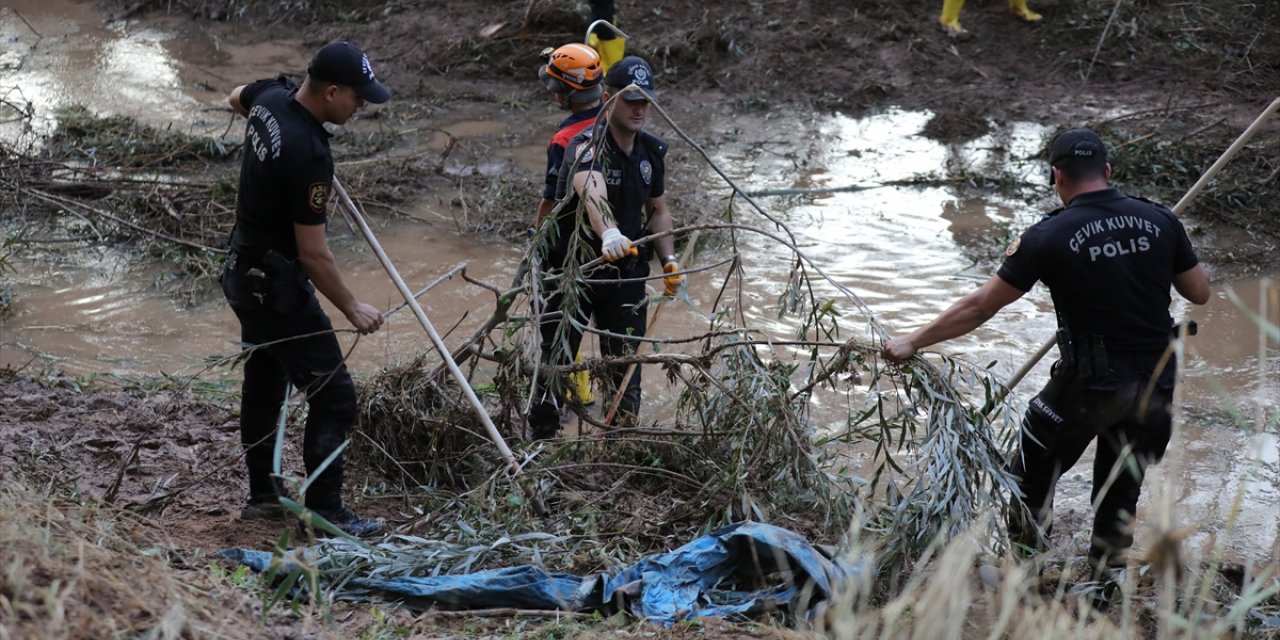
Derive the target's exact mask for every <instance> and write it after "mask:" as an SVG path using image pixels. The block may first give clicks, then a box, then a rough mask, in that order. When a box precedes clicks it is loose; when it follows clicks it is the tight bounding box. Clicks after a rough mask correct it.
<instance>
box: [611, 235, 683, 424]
mask: <svg viewBox="0 0 1280 640" xmlns="http://www.w3.org/2000/svg"><path fill="white" fill-rule="evenodd" d="M701 233H702V230H701V229H699V230H697V231H694V232H693V235H692V236H691V237H690V238H689V244H686V245H685V247H684V255H682V256H680V268H681V269H683V268H684V263H685V260H684V259H685V258H690V259H692V257H693V253H694V250H695V249H696V248H697V245H698V235H699V234H701ZM681 284H683V285H684V286H686V287H687V286H689V285H688V279H687V277H686V280H685V281H684V282H682V283H681ZM666 306H667V301H666V300H663V301H662V302H660V303H658V308H657V309H654V310H653V317H652V318H649V326H648V327H645V330H644V334H645V335H646V336H647V335H649V334H650V333H652V332H653V326H654V325H655V324H657V323H658V316H660V315H662V310H663V309H664V308H666ZM636 351H637V352H638V351H639V348H638V347H637V349H636ZM638 366H640V364H639V363H638V362H632V363H631V364H630V365H628V366H627V372H626V373H624V374H622V384H621V385H619V386H618V388H617V390H616V391H614V393H613V401H611V402H610V403H609V410H608V411H606V412H605V414H604V423H605V424H612V423H613V417H614V415H615V414H617V413H618V405H619V404H621V403H622V396H624V395H626V393H627V385H628V384H630V383H631V376H633V375H635V373H636V367H638Z"/></svg>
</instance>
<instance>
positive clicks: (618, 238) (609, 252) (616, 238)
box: [600, 228, 631, 262]
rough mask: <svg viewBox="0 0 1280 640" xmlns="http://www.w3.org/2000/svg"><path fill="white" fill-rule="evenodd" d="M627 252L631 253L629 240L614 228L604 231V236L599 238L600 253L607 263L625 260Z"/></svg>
mask: <svg viewBox="0 0 1280 640" xmlns="http://www.w3.org/2000/svg"><path fill="white" fill-rule="evenodd" d="M629 251H631V240H630V239H628V238H627V237H626V236H624V235H622V232H621V231H618V230H617V229H616V228H611V229H606V230H605V232H604V235H603V236H601V237H600V253H602V254H604V259H605V260H607V261H609V262H616V261H618V260H621V259H623V258H625V257H626V256H627V253H628V252H629Z"/></svg>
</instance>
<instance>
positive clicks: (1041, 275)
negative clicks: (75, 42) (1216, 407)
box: [883, 129, 1209, 605]
mask: <svg viewBox="0 0 1280 640" xmlns="http://www.w3.org/2000/svg"><path fill="white" fill-rule="evenodd" d="M1049 162H1050V168H1049V171H1050V180H1049V181H1050V184H1052V185H1053V187H1054V189H1055V190H1056V191H1057V194H1058V196H1059V197H1060V198H1061V199H1062V202H1063V203H1064V204H1065V205H1066V206H1065V207H1063V208H1061V209H1058V210H1056V211H1053V212H1051V213H1049V214H1048V215H1047V216H1045V217H1044V219H1042V220H1040V222H1037V223H1036V224H1034V225H1032V226H1031V227H1030V228H1029V229H1027V230H1026V231H1025V232H1023V234H1022V236H1021V237H1020V238H1018V239H1015V240H1014V241H1013V242H1012V243H1011V244H1010V245H1009V247H1008V248H1007V249H1006V250H1005V259H1004V263H1003V264H1002V265H1001V266H1000V269H999V271H997V272H996V275H994V276H992V277H991V278H990V279H989V280H987V282H986V283H985V284H984V285H982V287H980V288H979V289H978V290H977V291H974V292H973V293H970V294H968V295H966V296H964V297H963V298H961V299H960V300H958V301H957V302H956V303H955V304H953V305H952V306H951V307H950V308H949V309H947V310H946V311H944V312H943V313H942V315H940V316H938V317H937V318H936V319H934V320H933V321H932V322H930V323H929V324H927V325H925V326H924V327H922V328H920V329H917V330H915V331H914V332H912V333H911V334H909V335H907V336H905V337H898V338H894V339H892V340H890V341H889V342H888V343H887V344H886V345H885V347H884V351H883V357H884V358H885V359H886V360H888V361H890V362H894V363H901V362H904V361H906V360H907V359H908V358H910V357H911V356H913V355H914V354H915V353H916V351H917V350H918V349H922V348H924V347H927V346H929V345H932V344H935V343H938V342H941V341H943V340H949V339H951V338H955V337H957V336H960V335H963V334H965V333H968V332H969V331H972V330H973V329H975V328H977V327H978V326H980V325H981V324H982V323H984V322H986V321H987V320H988V319H989V318H991V317H992V316H994V315H995V314H996V312H997V311H999V310H1000V309H1002V308H1003V307H1005V306H1006V305H1008V304H1009V303H1011V302H1013V301H1014V300H1017V299H1018V298H1020V297H1022V295H1023V294H1024V293H1026V292H1027V291H1029V290H1030V289H1031V287H1032V286H1034V285H1035V283H1036V282H1037V281H1042V282H1044V283H1045V285H1046V286H1048V287H1049V293H1050V294H1051V295H1052V297H1053V305H1054V309H1055V311H1056V312H1057V316H1058V349H1059V353H1060V359H1059V360H1058V362H1057V363H1055V364H1054V366H1053V369H1052V373H1051V374H1050V379H1049V383H1048V384H1046V385H1045V387H1044V389H1042V390H1041V391H1040V393H1039V394H1038V395H1037V396H1036V397H1035V398H1033V399H1032V400H1031V402H1030V405H1029V407H1028V408H1027V411H1026V413H1025V414H1024V416H1023V420H1022V436H1021V442H1020V447H1019V449H1020V451H1019V455H1018V456H1017V457H1016V458H1015V459H1014V460H1013V462H1012V464H1011V469H1010V471H1011V473H1012V474H1013V475H1014V476H1015V478H1016V479H1017V483H1018V488H1019V490H1020V491H1021V494H1022V495H1021V498H1022V500H1021V502H1022V505H1023V506H1024V507H1025V512H1023V511H1022V510H1021V509H1013V510H1011V513H1012V514H1014V515H1012V516H1011V518H1010V523H1009V529H1010V535H1011V537H1012V538H1013V540H1014V541H1015V542H1017V543H1021V544H1024V545H1026V546H1028V547H1030V548H1031V549H1032V550H1036V551H1042V550H1044V549H1045V544H1046V540H1045V536H1047V532H1048V530H1049V528H1050V526H1051V524H1052V517H1053V494H1054V489H1055V487H1056V485H1057V481H1058V478H1059V477H1060V476H1061V475H1062V474H1063V473H1065V472H1066V470H1067V469H1070V468H1071V466H1072V465H1074V464H1075V463H1076V461H1077V460H1079V458H1080V456H1081V454H1082V453H1084V450H1085V448H1086V447H1087V446H1088V445H1089V443H1090V442H1091V441H1092V440H1093V439H1094V437H1097V439H1098V447H1097V455H1096V458H1095V460H1094V466H1093V496H1092V499H1093V504H1095V505H1097V513H1096V514H1095V516H1094V524H1093V536H1092V539H1091V544H1090V546H1089V560H1090V563H1091V564H1092V566H1093V567H1094V570H1095V572H1096V573H1095V575H1097V576H1098V577H1099V578H1100V579H1101V580H1102V581H1103V584H1104V586H1105V587H1106V589H1104V590H1103V593H1104V594H1106V596H1107V597H1109V590H1111V589H1113V588H1114V585H1115V578H1116V576H1115V575H1114V571H1113V570H1115V569H1119V568H1123V567H1124V564H1125V552H1126V550H1127V549H1128V548H1129V546H1130V545H1132V544H1133V518H1134V514H1135V513H1136V508H1137V503H1138V494H1139V492H1140V491H1141V488H1142V478H1143V475H1144V473H1145V470H1146V467H1147V466H1148V465H1150V464H1153V463H1155V462H1158V461H1159V460H1160V458H1161V456H1163V454H1164V451H1165V447H1166V446H1167V445H1168V443H1169V435H1170V427H1171V417H1170V407H1171V403H1172V393H1173V383H1174V375H1175V363H1174V362H1173V361H1172V360H1170V361H1169V362H1168V364H1167V365H1165V366H1164V367H1163V368H1161V367H1158V364H1159V361H1160V359H1161V356H1162V355H1163V354H1164V352H1165V350H1166V349H1167V348H1168V347H1169V341H1170V338H1171V335H1172V332H1173V321H1172V319H1171V318H1170V317H1169V303H1170V295H1169V288H1170V286H1171V285H1172V287H1173V288H1174V289H1175V290H1177V292H1178V293H1179V294H1180V295H1181V296H1182V297H1184V298H1186V299H1187V300H1189V301H1191V302H1192V303H1194V304H1204V303H1205V302H1207V301H1208V300H1209V276H1208V274H1207V273H1206V272H1205V269H1204V266H1203V265H1201V264H1200V263H1199V261H1198V259H1197V258H1196V254H1195V251H1194V250H1192V248H1191V241H1190V240H1189V239H1188V238H1187V234H1186V231H1185V230H1184V229H1183V227H1182V223H1181V222H1179V221H1178V219H1177V218H1176V217H1174V215H1173V212H1172V211H1170V210H1169V209H1167V208H1165V207H1163V206H1160V205H1158V204H1155V203H1153V202H1150V201H1148V200H1143V199H1141V198H1131V197H1128V196H1125V195H1124V194H1122V193H1120V192H1119V191H1117V190H1116V189H1113V188H1110V187H1109V186H1108V185H1109V180H1110V178H1111V165H1110V164H1108V163H1107V152H1106V149H1105V147H1104V146H1103V144H1102V140H1101V139H1099V138H1098V136H1097V134H1095V133H1094V132H1092V131H1090V130H1088V129H1069V130H1067V131H1064V132H1062V133H1059V134H1058V135H1057V136H1055V137H1054V139H1053V142H1052V143H1051V144H1050V146H1049ZM1148 389H1150V395H1148V393H1147V390H1148ZM1095 603H1096V604H1100V605H1101V604H1105V600H1095Z"/></svg>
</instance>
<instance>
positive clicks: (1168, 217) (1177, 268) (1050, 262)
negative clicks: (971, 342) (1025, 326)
mask: <svg viewBox="0 0 1280 640" xmlns="http://www.w3.org/2000/svg"><path fill="white" fill-rule="evenodd" d="M1198 262H1199V260H1198V259H1197V258H1196V254H1195V251H1194V250H1193V249H1192V248H1191V240H1190V239H1189V238H1188V237H1187V232H1186V230H1185V229H1184V228H1183V226H1182V223H1181V222H1180V221H1179V220H1178V219H1177V217H1176V216H1174V214H1173V212H1172V211H1170V210H1169V209H1167V208H1165V207H1163V206H1161V205H1158V204H1156V203H1154V202H1151V201H1149V200H1144V199H1142V198H1131V197H1129V196H1126V195H1124V194H1122V193H1120V192H1119V191H1118V190H1116V189H1102V190H1098V191H1091V192H1088V193H1082V194H1080V195H1077V196H1076V197H1075V198H1072V200H1071V202H1070V203H1068V204H1067V206H1066V207H1064V208H1062V209H1058V210H1056V211H1053V212H1052V213H1049V214H1048V215H1047V216H1045V217H1044V219H1042V220H1040V221H1039V222H1037V223H1036V224H1034V225H1032V226H1031V228H1029V229H1027V230H1026V231H1025V232H1023V234H1022V237H1021V238H1019V239H1017V240H1014V241H1013V243H1011V244H1010V245H1009V248H1008V249H1007V250H1006V251H1005V259H1004V263H1003V264H1002V265H1001V266H1000V270H999V271H998V272H997V275H999V276H1000V278H1001V279H1003V280H1004V281H1005V282H1008V283H1009V284H1010V285H1012V286H1014V287H1017V288H1018V289H1020V290H1022V291H1029V290H1031V287H1032V286H1034V285H1035V283H1036V281H1043V282H1044V283H1045V285H1047V286H1048V287H1049V292H1050V293H1051V294H1052V296H1053V306H1054V309H1055V310H1056V311H1057V313H1058V317H1059V323H1060V324H1062V325H1065V327H1066V328H1067V330H1068V331H1070V332H1071V334H1072V335H1075V336H1079V335H1100V336H1103V342H1104V344H1105V345H1106V346H1107V348H1108V349H1111V350H1115V351H1122V352H1144V351H1160V350H1163V349H1164V348H1165V346H1166V345H1167V344H1168V342H1169V337H1170V329H1171V326H1172V322H1173V320H1172V319H1171V318H1170V317H1169V302H1170V294H1169V288H1170V286H1172V284H1173V276H1174V275H1175V274H1178V273H1182V272H1184V271H1186V270H1188V269H1191V268H1192V267H1195V266H1196V264H1198Z"/></svg>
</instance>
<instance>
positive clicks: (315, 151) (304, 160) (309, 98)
mask: <svg viewBox="0 0 1280 640" xmlns="http://www.w3.org/2000/svg"><path fill="white" fill-rule="evenodd" d="M390 97H391V94H390V92H389V91H387V88H386V87H385V86H383V85H382V83H380V82H378V81H377V79H376V78H375V77H374V73H373V67H372V66H371V65H370V64H369V58H368V56H366V55H365V54H364V52H363V51H361V50H360V49H359V48H358V47H356V46H355V45H354V44H351V43H349V42H335V43H332V44H329V45H326V46H325V47H324V48H322V49H320V51H319V52H318V53H317V54H316V55H315V57H314V58H313V59H312V61H311V65H310V66H309V67H308V68H307V77H306V79H305V80H303V82H302V86H301V87H295V86H294V84H293V83H292V82H291V81H290V80H288V79H287V78H285V77H283V76H281V77H279V78H275V79H270V80H259V81H257V82H253V83H250V84H247V85H243V86H240V87H237V88H236V89H235V90H233V91H232V92H231V94H230V95H229V96H228V98H227V101H228V102H229V103H230V104H231V107H232V108H233V109H235V111H236V112H237V113H239V114H241V115H243V116H246V117H247V118H248V119H249V123H248V125H247V126H246V128H245V142H244V148H243V150H242V156H243V161H242V164H241V168H240V190H239V197H238V199H237V203H236V225H235V228H234V230H233V231H232V232H231V250H230V254H229V256H228V258H227V262H226V265H225V267H224V269H223V273H222V290H223V293H224V294H225V295H226V298H227V302H229V303H230V305H231V309H232V310H233V311H235V314H236V317H237V318H239V320H240V328H241V339H242V340H243V342H244V343H245V344H246V345H248V346H249V347H253V349H252V351H251V352H250V354H249V358H248V360H246V361H245V365H244V386H243V398H242V401H241V409H240V437H241V442H242V443H243V445H244V447H245V462H246V464H247V466H248V468H249V500H248V503H247V504H246V506H245V508H244V510H243V511H242V512H241V517H242V518H245V519H255V518H276V517H281V516H283V515H284V514H285V511H284V509H283V506H282V505H281V504H280V502H279V500H278V498H279V497H280V496H281V495H284V492H283V488H282V487H281V486H280V485H279V483H278V480H277V479H275V478H273V477H272V475H271V459H272V450H273V447H274V444H275V433H276V424H277V418H278V416H279V413H280V408H281V405H282V404H283V402H284V399H285V391H286V388H287V385H288V383H290V382H292V383H293V384H294V386H295V387H297V388H298V389H300V390H302V391H304V392H305V393H306V396H307V405H308V413H307V424H306V431H305V434H304V436H303V447H302V448H303V459H304V463H305V465H306V470H307V474H308V476H310V475H312V474H313V473H315V471H316V470H317V469H319V467H320V466H321V464H322V463H323V462H324V461H325V460H326V459H327V458H328V457H329V456H330V454H332V453H333V452H334V451H335V450H337V448H338V447H339V446H341V445H342V443H343V442H344V441H345V440H346V438H347V431H348V429H349V428H350V427H351V424H352V422H353V421H354V420H355V412H356V394H355V385H354V384H353V383H352V381H351V376H350V374H348V373H347V369H346V366H345V365H344V364H343V357H342V351H341V350H340V349H339V347H338V341H337V339H336V338H335V337H334V334H333V333H332V330H333V325H332V324H331V323H330V322H329V318H328V316H327V315H325V312H324V311H323V310H322V309H321V308H320V302H319V301H318V300H317V299H316V295H315V291H316V289H319V290H320V292H321V293H323V294H324V295H325V297H326V298H328V299H329V300H330V302H332V303H333V304H334V306H336V307H337V308H338V309H339V310H340V311H342V313H343V315H345V316H346V317H347V320H348V321H350V322H351V324H352V326H354V327H355V328H356V330H357V331H359V332H360V333H362V334H368V333H372V332H374V331H377V330H378V328H379V327H380V326H382V313H381V312H380V311H378V309H377V308H375V307H373V306H371V305H368V304H365V303H363V302H360V301H358V300H356V297H355V296H354V295H353V294H352V293H351V291H350V290H349V289H348V288H347V287H346V285H345V284H343V282H342V277H341V275H339V273H338V268H337V265H336V264H335V262H334V258H333V254H332V253H330V251H329V247H328V245H327V244H326V242H325V225H326V222H327V218H326V209H325V206H326V203H327V202H328V201H329V190H330V186H331V183H332V182H333V158H332V156H331V155H330V152H329V133H328V132H327V131H325V129H324V126H323V124H324V123H326V122H332V123H334V124H343V123H345V122H346V121H347V120H348V119H349V118H350V117H351V116H352V115H353V114H355V112H356V111H357V110H359V109H360V108H361V107H363V106H364V104H365V102H372V103H382V102H386V101H387V100H388V99H389V98H390ZM255 345H258V346H255ZM305 504H306V506H307V507H308V508H309V509H311V510H312V511H314V512H316V513H318V514H319V515H321V516H323V517H325V518H326V519H328V520H329V521H330V522H332V523H334V524H335V525H337V526H338V527H340V528H342V529H343V530H345V531H347V532H348V533H351V534H353V535H369V534H372V533H376V532H377V531H378V530H380V529H381V528H382V522H381V521H380V520H371V519H365V518H361V517H359V516H357V515H356V514H355V513H354V512H352V511H351V510H350V509H349V508H347V507H346V506H344V505H343V502H342V457H341V456H338V457H337V458H335V459H334V460H333V461H332V462H331V463H330V464H329V466H328V467H327V468H326V469H325V471H324V472H323V473H321V474H320V475H319V476H318V477H317V478H316V479H315V481H314V482H313V483H312V485H311V486H310V488H309V489H308V490H307V495H306V497H305Z"/></svg>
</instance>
